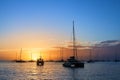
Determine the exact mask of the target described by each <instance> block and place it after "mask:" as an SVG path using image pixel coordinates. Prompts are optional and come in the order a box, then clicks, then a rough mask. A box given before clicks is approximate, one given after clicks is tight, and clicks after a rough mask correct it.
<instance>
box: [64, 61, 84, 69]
mask: <svg viewBox="0 0 120 80" xmlns="http://www.w3.org/2000/svg"><path fill="white" fill-rule="evenodd" d="M63 66H64V67H70V68H84V63H82V62H73V63H69V62H65V63H64V64H63Z"/></svg>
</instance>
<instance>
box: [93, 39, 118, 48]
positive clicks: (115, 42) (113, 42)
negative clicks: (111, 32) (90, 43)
mask: <svg viewBox="0 0 120 80" xmlns="http://www.w3.org/2000/svg"><path fill="white" fill-rule="evenodd" d="M117 45H120V40H107V41H102V42H100V43H98V44H96V45H95V46H96V47H111V46H117Z"/></svg>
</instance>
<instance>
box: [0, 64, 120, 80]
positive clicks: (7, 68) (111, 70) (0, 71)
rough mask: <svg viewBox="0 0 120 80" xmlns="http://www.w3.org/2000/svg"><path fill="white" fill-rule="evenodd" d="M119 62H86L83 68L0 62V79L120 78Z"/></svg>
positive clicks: (105, 79)
mask: <svg viewBox="0 0 120 80" xmlns="http://www.w3.org/2000/svg"><path fill="white" fill-rule="evenodd" d="M119 67H120V63H94V64H86V65H85V68H84V69H81V68H65V67H63V66H62V63H54V62H51V63H50V62H48V63H45V65H44V66H36V63H21V64H18V63H0V80H120V77H119V74H120V69H119Z"/></svg>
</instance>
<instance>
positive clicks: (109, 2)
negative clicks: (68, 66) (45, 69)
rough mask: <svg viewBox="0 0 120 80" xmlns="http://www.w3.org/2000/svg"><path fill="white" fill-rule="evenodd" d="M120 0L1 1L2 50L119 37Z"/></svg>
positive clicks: (0, 48)
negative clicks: (73, 26)
mask: <svg viewBox="0 0 120 80" xmlns="http://www.w3.org/2000/svg"><path fill="white" fill-rule="evenodd" d="M119 4H120V0H0V50H4V49H20V48H41V49H42V48H44V49H47V48H50V47H53V46H60V45H64V44H67V43H68V42H70V41H72V21H73V20H74V22H75V30H76V39H77V42H80V43H84V42H99V41H105V40H120V37H119V36H120V5H119Z"/></svg>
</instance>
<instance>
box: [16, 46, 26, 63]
mask: <svg viewBox="0 0 120 80" xmlns="http://www.w3.org/2000/svg"><path fill="white" fill-rule="evenodd" d="M21 56H22V48H21V50H20V60H16V62H18V63H22V62H26V61H24V60H22V58H21Z"/></svg>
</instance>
